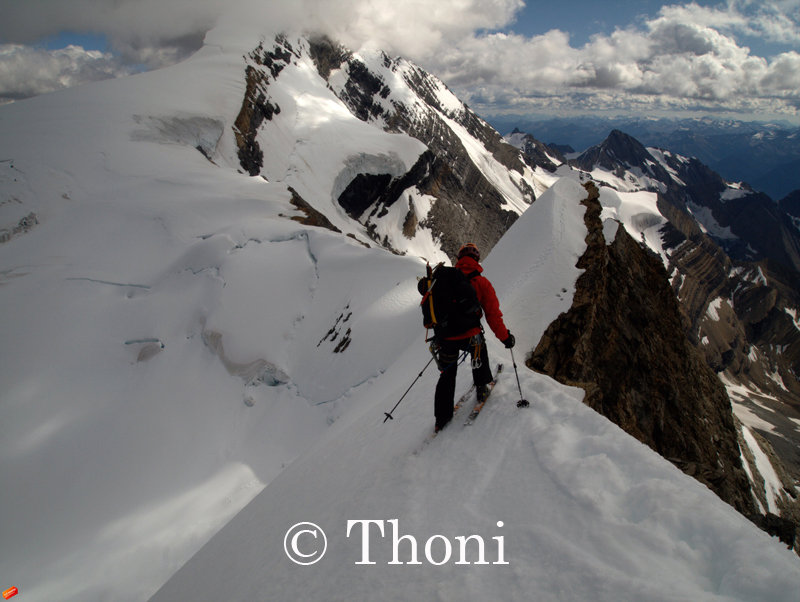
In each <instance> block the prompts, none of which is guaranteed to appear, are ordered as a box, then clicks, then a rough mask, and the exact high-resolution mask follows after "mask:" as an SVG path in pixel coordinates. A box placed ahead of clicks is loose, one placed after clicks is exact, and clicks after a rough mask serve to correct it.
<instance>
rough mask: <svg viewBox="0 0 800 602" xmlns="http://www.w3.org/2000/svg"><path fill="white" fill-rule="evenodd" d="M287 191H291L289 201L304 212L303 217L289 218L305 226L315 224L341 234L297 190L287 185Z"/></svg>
mask: <svg viewBox="0 0 800 602" xmlns="http://www.w3.org/2000/svg"><path fill="white" fill-rule="evenodd" d="M289 192H291V193H292V200H291V201H289V202H290V203H291V204H292V205H294V206H295V207H297V208H298V209H299V210H300V211H302V212H303V213H304V214H305V217H300V216H295V217H292V218H291V219H292V220H293V221H296V222H300V223H301V224H304V225H306V226H316V227H318V228H326V229H328V230H330V231H332V232H338V233H339V234H341V232H342V231H341V230H339V228H337V227H336V226H334V225H333V224H332V223H331V221H330V220H329V219H328V218H327V217H325V216H324V215H323V214H322V213H320V212H319V211H317V210H316V209H314V208H313V207H312V206H311V205H309V204H308V203H307V202H306V200H305V199H303V197H301V196H300V195H299V194H297V191H296V190H295V189H294V188H292V187H291V186H289Z"/></svg>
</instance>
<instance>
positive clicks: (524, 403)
mask: <svg viewBox="0 0 800 602" xmlns="http://www.w3.org/2000/svg"><path fill="white" fill-rule="evenodd" d="M509 351H510V352H511V363H512V364H514V374H516V376H517V388H518V389H519V401H518V402H517V407H518V408H527V407H528V406H529V405H531V404H530V403H528V400H526V399H523V398H522V386H521V385H520V384H519V372H517V361H516V360H515V359H514V350H513V349H509Z"/></svg>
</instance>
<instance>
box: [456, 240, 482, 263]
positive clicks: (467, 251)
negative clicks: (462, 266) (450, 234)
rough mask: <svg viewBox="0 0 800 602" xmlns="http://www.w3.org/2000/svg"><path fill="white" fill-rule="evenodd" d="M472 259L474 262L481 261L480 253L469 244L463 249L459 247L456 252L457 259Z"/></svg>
mask: <svg viewBox="0 0 800 602" xmlns="http://www.w3.org/2000/svg"><path fill="white" fill-rule="evenodd" d="M465 256H466V257H472V258H473V259H474V260H475V261H480V260H481V252H480V251H479V250H478V247H476V246H475V245H474V244H472V243H471V242H468V243H467V244H465V245H464V246H463V247H461V248H460V249H459V251H458V258H459V259H461V258H462V257H465Z"/></svg>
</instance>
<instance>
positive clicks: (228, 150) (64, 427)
mask: <svg viewBox="0 0 800 602" xmlns="http://www.w3.org/2000/svg"><path fill="white" fill-rule="evenodd" d="M256 44H257V41H256V42H253V41H252V40H249V41H246V42H239V44H238V45H237V43H235V42H234V39H233V38H231V40H230V43H229V44H227V46H226V48H225V50H224V51H223V50H222V49H221V48H219V47H215V46H211V45H208V46H206V47H204V48H203V49H202V50H201V51H200V52H199V53H198V54H196V55H195V56H194V57H192V58H191V59H189V60H187V61H185V62H184V63H181V64H180V65H176V66H174V67H172V68H170V69H165V70H162V71H155V72H151V73H147V74H142V75H137V76H133V77H130V78H125V79H120V80H114V81H106V82H101V83H99V84H95V85H90V86H85V87H81V88H74V89H70V90H66V91H63V92H59V93H54V94H51V95H43V96H39V97H36V98H34V99H30V100H26V101H24V102H20V103H14V104H10V105H5V106H3V107H2V108H0V127H1V128H2V135H0V159H2V162H0V195H2V197H0V227H6V226H13V225H15V224H16V223H17V222H18V221H19V219H20V218H21V217H22V216H25V215H28V214H29V213H34V214H35V215H36V220H37V221H38V224H37V225H35V226H34V227H33V228H32V229H30V231H28V232H27V233H25V234H20V235H18V236H15V237H14V238H12V239H11V240H10V241H8V242H6V243H4V244H2V246H0V307H2V310H0V330H2V332H3V341H4V344H3V345H2V346H0V481H2V482H3V483H4V484H5V485H4V487H2V489H0V549H2V550H3V554H1V555H0V575H1V576H2V579H3V581H4V582H6V581H9V582H11V583H13V585H14V586H16V587H18V588H19V590H20V592H21V595H24V597H25V599H27V600H31V601H50V600H78V599H80V600H85V599H91V600H98V599H114V600H143V599H146V598H147V597H149V596H150V595H152V593H153V592H154V591H155V590H156V589H157V588H158V587H159V586H160V585H161V584H162V583H163V582H164V581H165V580H166V579H167V578H168V577H169V576H170V575H171V574H172V573H173V572H174V570H176V569H177V567H178V566H180V565H181V564H183V563H184V562H185V561H186V560H187V559H188V558H189V557H190V556H191V555H192V554H193V553H194V552H195V551H196V550H197V549H198V548H199V547H200V546H201V545H202V544H203V543H204V542H205V541H206V540H207V539H208V538H209V537H210V536H211V535H212V534H213V533H214V532H216V531H217V530H218V529H219V528H220V527H221V525H223V524H224V523H225V522H226V521H227V520H229V519H230V518H231V517H232V516H234V515H235V514H236V513H237V512H238V511H239V510H240V509H241V508H242V507H243V506H244V505H245V504H246V503H247V502H248V501H249V500H250V499H252V497H253V496H255V495H256V494H257V493H258V491H260V490H261V489H262V488H263V487H264V485H265V484H266V483H268V482H269V481H270V480H272V479H273V478H274V477H275V476H276V475H277V474H279V473H280V472H281V470H282V469H283V468H284V467H285V466H286V465H288V464H289V463H290V462H291V461H292V460H293V459H294V458H295V457H296V456H297V455H298V454H299V453H301V452H302V451H303V450H304V449H306V448H307V447H308V446H309V445H311V444H312V443H313V442H314V441H316V439H317V438H318V437H319V436H320V435H321V434H322V433H323V432H324V431H325V429H326V428H327V427H328V425H329V424H330V423H331V422H333V421H334V420H335V419H336V418H337V417H338V416H339V415H340V414H341V413H342V412H343V411H344V410H345V408H346V406H347V405H348V399H349V397H350V396H351V394H352V391H353V390H357V389H358V388H359V387H365V386H366V387H369V383H370V382H372V381H373V380H374V379H375V377H377V376H378V375H379V374H381V373H382V372H383V371H385V370H386V369H387V368H388V367H389V366H390V365H391V364H392V363H393V362H394V360H395V358H396V357H397V356H398V355H399V354H400V353H401V352H402V351H404V350H405V349H406V348H407V347H408V345H409V344H410V343H411V342H412V341H413V340H414V339H415V338H416V336H417V334H418V330H417V329H416V327H417V325H418V316H417V314H418V309H417V304H418V295H417V292H416V288H415V285H416V279H415V277H416V276H417V275H418V274H420V273H422V271H423V267H422V266H423V264H422V262H421V261H420V260H419V259H415V258H412V257H407V258H402V257H396V256H393V255H391V254H389V253H387V252H385V251H382V250H377V249H366V248H364V247H363V246H362V245H361V244H359V243H358V242H356V241H355V240H352V239H351V238H347V237H345V236H344V234H341V235H340V234H334V233H332V232H329V231H327V230H324V229H320V228H311V227H306V226H302V225H301V224H298V223H297V222H295V221H291V220H290V219H289V217H292V216H301V214H300V213H299V212H298V211H296V209H295V208H294V207H293V206H291V205H290V204H289V200H290V198H291V194H290V193H289V191H288V189H287V183H288V184H289V185H293V186H294V187H295V188H296V189H297V190H299V191H302V192H303V194H305V195H307V198H309V199H314V200H315V202H317V203H319V204H320V205H321V206H323V207H324V205H325V203H327V204H328V205H330V193H331V190H332V189H333V186H334V183H335V181H336V178H337V177H339V175H340V174H341V172H343V171H346V167H347V159H348V157H349V156H350V155H351V154H352V153H354V152H356V151H357V150H359V149H361V150H364V149H367V150H371V151H372V152H375V153H377V152H383V153H386V154H388V153H390V152H391V153H394V156H396V157H398V161H400V162H401V163H402V162H403V161H405V163H404V165H405V167H406V168H408V166H409V165H410V164H413V162H414V161H415V160H416V158H417V156H418V155H419V153H420V152H421V151H422V150H424V147H423V146H422V145H421V144H420V143H419V142H417V141H416V140H413V139H411V138H409V137H407V136H404V135H397V134H395V135H389V134H385V133H383V132H380V131H379V130H377V129H375V128H372V127H370V126H368V125H366V124H363V123H361V122H360V121H358V120H357V119H356V118H354V117H352V116H351V115H350V114H349V113H348V112H347V110H346V109H345V108H344V107H343V106H342V105H341V104H340V103H339V104H337V103H338V101H337V100H336V98H335V97H334V96H333V94H332V93H330V92H329V91H327V90H325V89H324V87H323V89H321V90H319V89H313V90H311V93H308V94H306V95H305V96H303V97H302V98H298V100H297V102H296V103H295V104H296V106H293V105H292V104H291V103H290V102H289V101H290V100H291V95H290V94H289V93H288V92H287V93H286V101H285V108H284V111H283V112H282V115H285V116H286V115H291V120H290V123H283V124H280V123H279V124H277V125H276V127H277V128H280V127H284V128H285V129H284V133H285V134H286V136H289V137H292V139H293V140H294V141H295V146H296V147H297V148H296V150H295V152H294V153H291V154H290V156H289V157H288V163H287V167H286V172H285V173H283V174H281V177H276V180H285V181H284V182H280V181H275V182H266V181H265V180H264V179H263V178H260V177H259V178H250V177H248V176H245V175H243V174H242V173H241V172H240V170H239V167H238V159H237V158H236V149H235V146H234V141H233V134H232V131H231V127H230V126H231V124H232V123H233V121H234V120H235V118H236V115H237V113H238V111H239V109H240V106H241V102H242V97H243V94H244V66H245V65H244V62H243V61H242V50H243V49H248V50H250V49H252V48H253V47H254V46H255V45H256ZM308 69H309V66H308V65H307V64H304V63H300V64H298V65H296V66H293V68H292V69H289V68H287V69H286V70H285V71H286V73H285V74H284V75H285V76H286V82H287V86H288V84H290V83H291V84H293V85H296V86H303V85H306V83H307V82H305V81H304V79H303V78H304V73H307V72H308ZM308 79H309V80H310V79H311V78H308ZM281 100H282V101H283V99H281ZM320 107H327V109H328V110H327V112H325V113H320V112H319V108H320ZM337 138H339V139H341V141H340V143H338V144H337V145H333V144H332V141H334V140H336V139H337ZM318 140H321V141H322V142H324V143H326V144H327V147H325V148H321V147H318V146H315V145H316V142H317V141H318ZM312 141H314V143H313V144H312V143H311V142H312ZM329 143H330V144H329ZM198 146H199V147H201V148H203V149H204V152H206V154H208V155H209V156H210V157H211V159H213V161H214V162H213V163H211V162H210V161H209V160H208V159H206V157H204V156H203V154H201V153H200V152H198V151H197V150H195V147H198ZM318 155H324V161H323V160H322V158H320V157H319V156H318ZM307 162H311V164H312V165H314V164H315V165H316V168H315V169H310V168H309V167H308V166H306V163H307ZM304 166H305V167H304ZM276 173H277V172H276ZM327 213H328V214H329V216H330V217H331V219H336V214H335V212H334V211H333V210H329V211H328V212H327ZM339 223H340V224H341V225H342V230H343V231H344V233H348V232H350V233H356V234H354V235H356V236H358V235H359V234H360V230H359V229H358V228H359V226H358V224H351V223H350V222H347V221H346V218H340V219H339ZM389 317H390V318H391V319H388V318H389ZM220 342H221V346H220V344H219V343H220ZM337 350H338V351H337ZM246 403H247V404H252V407H248V405H246ZM3 589H6V588H5V587H3Z"/></svg>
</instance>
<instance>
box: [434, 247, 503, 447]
mask: <svg viewBox="0 0 800 602" xmlns="http://www.w3.org/2000/svg"><path fill="white" fill-rule="evenodd" d="M480 259H481V253H480V251H479V250H478V247H476V246H475V245H474V244H472V243H467V244H465V245H464V246H463V247H461V249H460V250H459V251H458V261H457V262H456V265H455V267H456V268H458V269H459V270H461V271H462V272H463V273H464V275H465V276H466V277H467V278H468V279H469V281H470V284H472V287H473V288H474V289H475V292H476V293H477V296H478V302H479V303H480V305H481V308H482V309H483V313H484V315H485V316H486V322H488V324H489V327H490V328H491V329H492V332H493V333H494V334H495V336H496V337H497V338H498V339H500V341H501V342H502V343H503V344H504V345H505V346H506V348H508V349H511V348H512V347H513V346H514V343H515V340H514V335H512V334H511V333H510V332H509V331H508V329H507V328H506V326H505V324H504V323H503V314H502V312H501V311H500V302H499V301H498V300H497V294H496V293H495V292H494V287H493V286H492V284H491V282H489V281H488V280H487V279H486V278H485V277H484V276H482V275H481V272H483V268H482V267H481V266H480V264H479V263H478V262H479V261H480ZM436 344H437V345H438V350H437V353H438V363H439V366H440V369H441V370H442V372H441V374H440V375H439V382H438V383H437V384H436V395H435V398H434V416H435V417H436V427H435V432H437V433H438V432H439V431H440V430H442V429H443V428H444V427H445V425H446V424H447V423H448V422H450V420H452V419H453V404H454V400H455V392H456V370H457V368H458V356H459V353H460V352H461V351H464V350H466V349H469V351H470V354H471V355H472V379H473V381H474V382H475V386H476V390H477V393H478V401H479V402H480V401H482V400H483V399H485V398H486V397H487V396H488V395H489V389H488V387H487V385H488V384H489V383H490V382H492V370H491V366H490V365H489V356H488V353H487V351H486V342H485V340H484V338H483V329H482V328H481V327H480V326H478V327H475V328H471V329H469V330H467V331H466V332H463V333H461V334H458V335H456V336H450V337H447V338H439V337H437V339H436Z"/></svg>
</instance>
